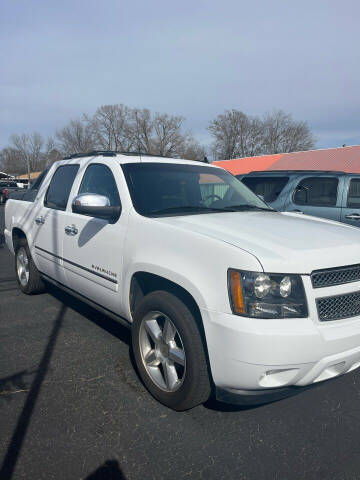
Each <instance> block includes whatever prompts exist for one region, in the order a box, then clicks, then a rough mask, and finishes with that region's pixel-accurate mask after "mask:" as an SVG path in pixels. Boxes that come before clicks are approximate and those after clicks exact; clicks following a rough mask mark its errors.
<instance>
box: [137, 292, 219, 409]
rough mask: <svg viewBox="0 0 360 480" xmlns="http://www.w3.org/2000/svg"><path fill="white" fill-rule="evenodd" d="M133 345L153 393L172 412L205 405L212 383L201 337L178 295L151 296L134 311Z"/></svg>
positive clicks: (144, 380) (141, 374)
mask: <svg viewBox="0 0 360 480" xmlns="http://www.w3.org/2000/svg"><path fill="white" fill-rule="evenodd" d="M132 345H133V351H134V357H135V361H136V365H137V367H138V370H139V374H140V376H141V378H142V380H143V382H144V384H145V385H146V387H147V389H148V390H149V391H150V393H151V394H152V395H153V396H154V397H155V398H156V399H157V400H159V401H160V402H161V403H163V404H164V405H166V406H168V407H170V408H173V409H174V410H187V409H189V408H192V407H195V406H196V405H199V404H200V403H203V402H205V401H206V400H207V399H208V397H209V395H210V381H209V374H208V366H207V361H206V355H205V351H204V346H203V342H202V338H201V334H200V331H199V328H198V325H197V322H196V319H195V318H194V316H193V314H192V313H191V312H190V310H189V309H188V307H187V306H186V305H185V303H184V302H182V300H180V299H179V298H178V297H176V296H175V295H173V294H171V293H169V292H165V291H157V292H152V293H150V294H148V295H146V297H144V299H143V300H142V301H141V303H140V305H139V306H138V307H137V308H136V311H135V313H134V324H133V330H132Z"/></svg>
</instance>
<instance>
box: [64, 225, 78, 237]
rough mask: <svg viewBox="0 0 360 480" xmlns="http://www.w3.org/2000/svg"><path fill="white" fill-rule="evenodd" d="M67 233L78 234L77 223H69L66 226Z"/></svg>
mask: <svg viewBox="0 0 360 480" xmlns="http://www.w3.org/2000/svg"><path fill="white" fill-rule="evenodd" d="M65 233H66V234H67V235H70V236H74V235H77V233H78V229H77V228H76V227H75V225H68V226H67V227H65Z"/></svg>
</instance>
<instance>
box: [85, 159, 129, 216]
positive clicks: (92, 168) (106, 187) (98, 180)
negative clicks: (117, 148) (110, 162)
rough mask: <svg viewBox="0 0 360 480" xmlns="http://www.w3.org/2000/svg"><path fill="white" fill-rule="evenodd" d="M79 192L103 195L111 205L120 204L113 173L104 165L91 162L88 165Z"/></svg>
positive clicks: (116, 205)
mask: <svg viewBox="0 0 360 480" xmlns="http://www.w3.org/2000/svg"><path fill="white" fill-rule="evenodd" d="M80 193H97V194H98V195H104V196H105V197H108V199H109V200H110V205H111V206H112V207H118V206H119V205H120V197H119V192H118V189H117V186H116V182H115V178H114V175H113V174H112V171H111V170H110V168H109V167H107V166H106V165H101V164H99V163H93V164H92V165H89V166H88V168H87V169H86V172H85V174H84V176H83V179H82V182H81V185H80V189H79V194H80Z"/></svg>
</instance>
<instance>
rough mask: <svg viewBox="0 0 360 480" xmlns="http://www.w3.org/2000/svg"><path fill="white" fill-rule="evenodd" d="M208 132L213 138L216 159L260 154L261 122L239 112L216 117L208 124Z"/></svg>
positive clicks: (233, 111)
mask: <svg viewBox="0 0 360 480" xmlns="http://www.w3.org/2000/svg"><path fill="white" fill-rule="evenodd" d="M208 130H209V132H210V134H211V135H212V136H213V138H214V143H213V151H214V152H215V156H216V157H218V158H222V159H225V160H226V159H229V158H235V157H248V156H253V155H257V154H258V153H260V152H261V145H262V137H263V126H262V122H261V120H259V119H258V118H256V117H248V116H247V115H245V113H243V112H241V111H240V110H228V111H226V112H225V113H223V114H221V115H218V116H217V117H216V118H215V119H214V120H213V121H211V122H210V124H209V127H208Z"/></svg>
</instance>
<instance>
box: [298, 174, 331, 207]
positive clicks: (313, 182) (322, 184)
mask: <svg viewBox="0 0 360 480" xmlns="http://www.w3.org/2000/svg"><path fill="white" fill-rule="evenodd" d="M338 183H339V180H338V179H337V178H335V177H309V178H305V179H303V180H301V182H300V183H299V184H298V186H297V187H296V189H295V193H294V197H293V200H294V203H297V204H298V205H314V206H320V207H329V206H335V205H336V200H337V189H338Z"/></svg>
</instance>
